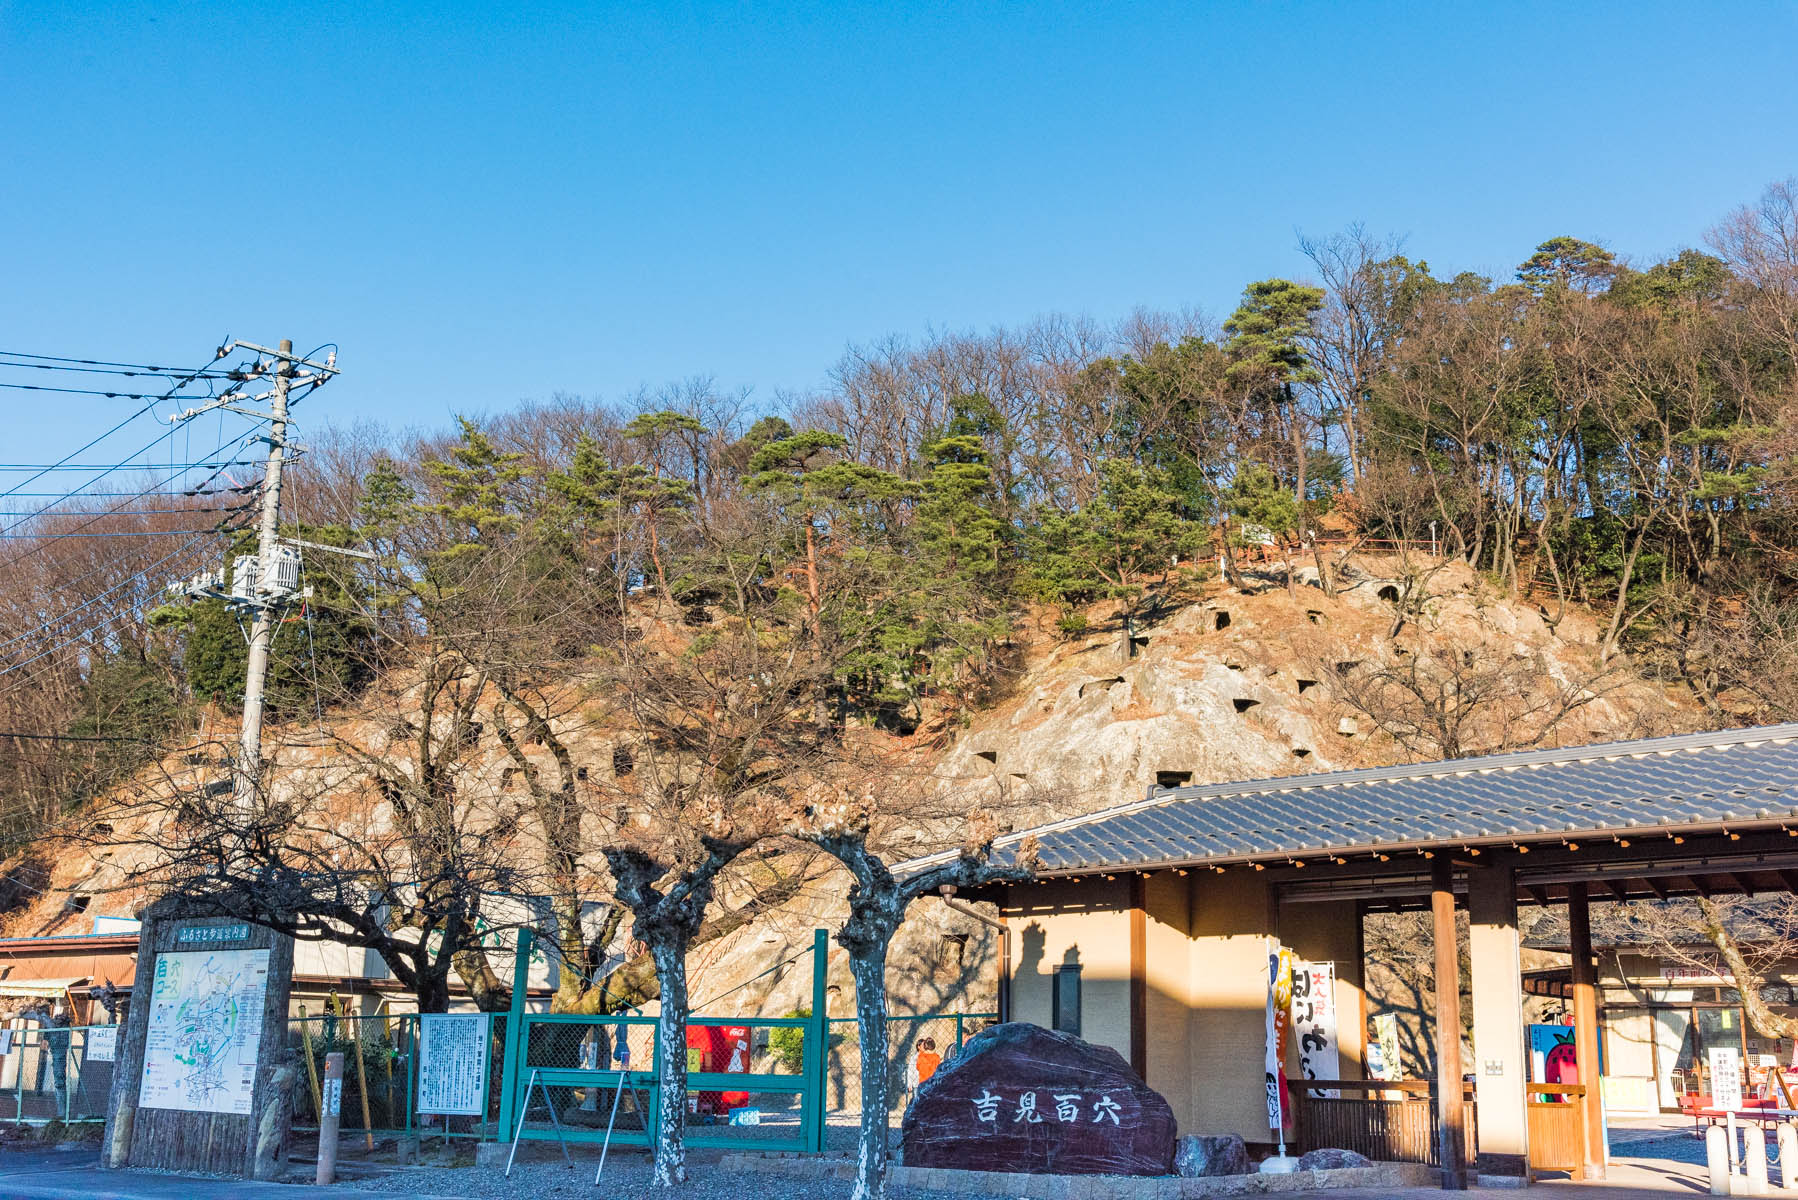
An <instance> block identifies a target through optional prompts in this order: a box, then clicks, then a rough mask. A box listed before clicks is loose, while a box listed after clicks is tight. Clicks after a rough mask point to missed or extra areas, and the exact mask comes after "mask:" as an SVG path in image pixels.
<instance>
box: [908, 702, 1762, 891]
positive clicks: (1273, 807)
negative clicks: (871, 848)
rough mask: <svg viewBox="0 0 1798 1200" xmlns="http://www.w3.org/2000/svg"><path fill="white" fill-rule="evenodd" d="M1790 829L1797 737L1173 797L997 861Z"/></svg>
mask: <svg viewBox="0 0 1798 1200" xmlns="http://www.w3.org/2000/svg"><path fill="white" fill-rule="evenodd" d="M1784 821H1791V822H1794V823H1798V724H1793V725H1769V726H1762V727H1759V728H1754V729H1738V730H1730V731H1727V732H1722V733H1707V734H1688V735H1683V736H1680V737H1670V738H1655V739H1651V740H1647V741H1635V742H1609V743H1605V744H1602V745H1597V746H1581V747H1575V748H1568V749H1558V750H1534V751H1526V752H1524V753H1520V754H1503V755H1494V756H1491V757H1487V758H1468V759H1458V760H1453V761H1449V762H1437V763H1421V764H1415V765H1412V766H1405V767H1390V768H1378V769H1373V770H1363V771H1337V772H1331V773H1328V774H1320V775H1294V776H1288V777H1285V778H1281V779H1263V780H1252V781H1247V782H1242V783H1228V784H1216V785H1199V786H1189V787H1181V788H1174V789H1171V790H1167V791H1159V792H1157V793H1156V794H1154V795H1152V796H1150V797H1149V798H1148V799H1146V800H1142V801H1138V802H1136V803H1134V804H1128V805H1123V806H1120V807H1117V808H1111V809H1105V810H1102V811H1100V812H1096V813H1092V814H1089V815H1087V816H1084V817H1076V818H1073V819H1071V820H1066V821H1058V822H1055V823H1053V824H1049V825H1042V826H1039V827H1037V828H1035V829H1030V830H1025V831H1022V832H1020V833H1017V834H1012V835H1010V836H1007V837H1006V838H1004V839H1002V840H1001V841H1000V843H999V845H998V847H997V848H996V851H995V854H996V856H997V857H998V858H1000V859H1005V858H1008V857H1009V856H1010V854H1011V852H1012V849H1013V848H1015V846H1016V844H1017V843H1018V842H1019V841H1020V840H1021V839H1023V838H1024V837H1026V836H1035V837H1036V839H1037V841H1038V843H1039V845H1040V847H1041V849H1040V854H1041V860H1042V866H1043V870H1044V871H1045V872H1049V873H1062V872H1067V871H1074V870H1104V869H1126V870H1128V869H1131V868H1137V867H1148V866H1173V865H1180V864H1188V863H1197V864H1202V863H1207V862H1226V861H1244V860H1252V859H1257V858H1260V859H1269V858H1284V857H1286V856H1289V855H1300V854H1306V855H1316V854H1321V853H1326V852H1330V851H1357V850H1369V849H1373V848H1375V847H1380V848H1386V847H1394V846H1402V847H1409V846H1430V845H1448V844H1454V843H1460V842H1469V843H1472V842H1482V841H1484V842H1491V841H1499V842H1508V841H1510V840H1513V839H1519V840H1530V839H1532V838H1540V837H1543V836H1548V837H1555V838H1558V837H1561V836H1563V835H1567V836H1588V835H1593V834H1601V833H1613V832H1627V831H1629V830H1632V829H1642V828H1655V829H1668V830H1673V829H1678V828H1705V827H1710V828H1715V827H1717V826H1719V825H1723V824H1726V823H1732V822H1742V823H1745V824H1746V823H1754V824H1761V823H1771V822H1784ZM932 861H935V860H934V859H924V860H919V861H918V862H916V863H913V864H909V865H911V866H915V867H916V866H923V865H924V864H925V863H928V862H932Z"/></svg>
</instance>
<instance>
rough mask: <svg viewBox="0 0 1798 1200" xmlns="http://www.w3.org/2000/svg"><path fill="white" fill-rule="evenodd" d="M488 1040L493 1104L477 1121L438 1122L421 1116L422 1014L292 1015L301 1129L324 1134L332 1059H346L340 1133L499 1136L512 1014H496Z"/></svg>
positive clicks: (290, 1034) (442, 1118) (461, 1118)
mask: <svg viewBox="0 0 1798 1200" xmlns="http://www.w3.org/2000/svg"><path fill="white" fill-rule="evenodd" d="M490 1015H491V1017H492V1022H491V1029H490V1030H489V1035H488V1040H487V1056H488V1057H487V1103H486V1108H485V1111H483V1112H482V1113H481V1114H479V1115H477V1116H448V1117H445V1116H436V1115H427V1114H421V1113H419V1112H418V1111H416V1097H417V1094H418V1061H417V1058H418V1026H419V1017H418V1014H417V1013H395V1014H385V1013H383V1014H376V1015H373V1016H365V1015H360V1014H345V1015H343V1016H337V1015H334V1014H326V1015H323V1016H316V1017H314V1016H307V1017H291V1018H289V1019H288V1022H287V1045H288V1049H289V1050H290V1051H292V1053H293V1054H294V1056H295V1059H296V1060H297V1061H298V1062H299V1063H300V1072H301V1078H300V1080H299V1081H298V1086H297V1087H296V1088H295V1091H294V1112H293V1128H294V1129H295V1130H297V1131H300V1132H316V1131H317V1129H318V1110H319V1098H320V1091H321V1089H322V1088H323V1085H324V1078H325V1056H326V1055H327V1054H334V1053H335V1054H342V1055H343V1101H342V1110H341V1116H340V1118H339V1120H340V1122H341V1124H340V1128H341V1130H342V1132H343V1133H344V1134H345V1135H349V1134H355V1133H361V1134H372V1135H376V1136H388V1137H391V1136H396V1135H399V1136H405V1135H411V1134H415V1133H430V1134H433V1135H439V1136H444V1137H451V1138H474V1139H477V1140H479V1139H485V1138H490V1137H492V1136H493V1130H494V1123H495V1122H496V1121H497V1120H498V1118H499V1103H500V1089H501V1085H502V1083H503V1080H504V1075H505V1047H506V1021H507V1019H508V1015H507V1014H506V1013H492V1014H490Z"/></svg>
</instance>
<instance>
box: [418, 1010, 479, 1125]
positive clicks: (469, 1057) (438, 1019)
mask: <svg viewBox="0 0 1798 1200" xmlns="http://www.w3.org/2000/svg"><path fill="white" fill-rule="evenodd" d="M492 1022H493V1016H492V1014H490V1013H425V1014H423V1015H422V1016H420V1017H419V1019H418V1111H419V1112H421V1113H428V1114H430V1115H432V1116H438V1117H478V1116H480V1115H481V1114H482V1113H484V1112H486V1111H487V1057H488V1047H489V1046H490V1045H491V1044H492V1041H491V1032H492Z"/></svg>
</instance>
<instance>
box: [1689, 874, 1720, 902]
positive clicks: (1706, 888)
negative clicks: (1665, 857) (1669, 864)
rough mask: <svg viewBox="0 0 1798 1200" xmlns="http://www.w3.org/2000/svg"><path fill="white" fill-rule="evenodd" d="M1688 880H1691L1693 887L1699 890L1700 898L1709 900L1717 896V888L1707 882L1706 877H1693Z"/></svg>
mask: <svg viewBox="0 0 1798 1200" xmlns="http://www.w3.org/2000/svg"><path fill="white" fill-rule="evenodd" d="M1688 878H1690V879H1691V881H1692V887H1693V888H1695V889H1696V890H1697V892H1698V894H1699V895H1700V896H1703V897H1704V898H1705V899H1706V900H1709V899H1710V898H1711V897H1712V896H1715V895H1716V894H1717V889H1716V887H1715V886H1714V885H1712V884H1711V883H1709V882H1708V881H1706V879H1705V878H1704V876H1702V875H1692V876H1689V877H1688Z"/></svg>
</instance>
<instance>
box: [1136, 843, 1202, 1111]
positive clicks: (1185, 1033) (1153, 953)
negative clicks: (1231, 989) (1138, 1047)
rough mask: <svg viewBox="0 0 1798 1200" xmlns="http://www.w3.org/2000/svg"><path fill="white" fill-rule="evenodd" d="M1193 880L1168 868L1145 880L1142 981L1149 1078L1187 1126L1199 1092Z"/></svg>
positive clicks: (1147, 1078) (1145, 1044)
mask: <svg viewBox="0 0 1798 1200" xmlns="http://www.w3.org/2000/svg"><path fill="white" fill-rule="evenodd" d="M1188 884H1189V879H1187V878H1184V877H1182V876H1179V875H1175V874H1174V873H1173V872H1172V871H1163V872H1161V873H1160V874H1157V875H1151V876H1149V878H1148V879H1147V880H1146V881H1145V883H1144V885H1143V911H1144V915H1145V918H1144V923H1143V950H1144V954H1143V981H1144V984H1145V986H1146V988H1147V992H1146V995H1145V997H1144V1004H1143V1008H1144V1012H1145V1015H1146V1018H1147V1025H1146V1028H1147V1031H1148V1032H1147V1036H1146V1037H1145V1038H1144V1045H1143V1048H1144V1051H1145V1059H1146V1062H1145V1064H1144V1065H1145V1067H1146V1068H1147V1069H1146V1070H1145V1071H1144V1073H1143V1074H1144V1082H1146V1083H1147V1084H1148V1085H1149V1086H1150V1087H1152V1088H1154V1089H1155V1090H1156V1091H1158V1092H1160V1093H1161V1094H1162V1096H1164V1097H1166V1099H1167V1102H1168V1104H1170V1105H1171V1106H1173V1110H1174V1118H1175V1120H1177V1121H1178V1122H1179V1123H1180V1125H1181V1127H1182V1128H1185V1126H1186V1125H1187V1123H1188V1119H1189V1117H1190V1114H1191V1112H1192V1106H1193V1103H1194V1102H1195V1100H1196V1099H1197V1097H1198V1095H1199V1088H1198V1087H1197V1086H1196V1081H1195V1080H1194V1078H1193V1072H1192V1048H1191V1045H1190V1037H1191V1031H1190V1030H1189V1029H1188V1028H1187V1023H1188V1016H1187V1014H1188V1013H1189V1012H1190V1011H1191V1009H1192V999H1193V997H1192V987H1193V971H1192V942H1191V937H1192V889H1191V888H1190V887H1189V886H1188Z"/></svg>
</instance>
